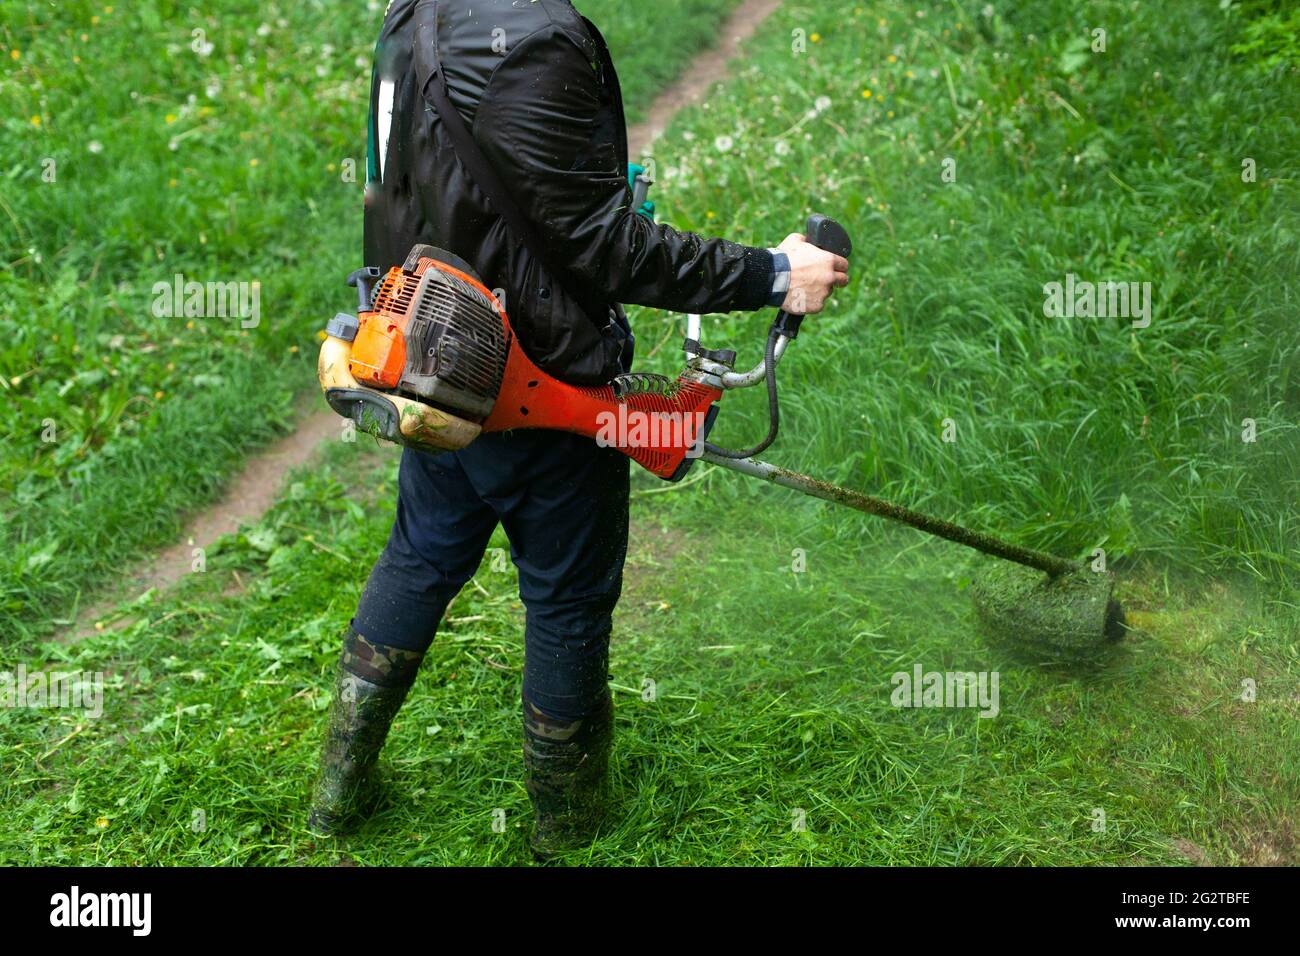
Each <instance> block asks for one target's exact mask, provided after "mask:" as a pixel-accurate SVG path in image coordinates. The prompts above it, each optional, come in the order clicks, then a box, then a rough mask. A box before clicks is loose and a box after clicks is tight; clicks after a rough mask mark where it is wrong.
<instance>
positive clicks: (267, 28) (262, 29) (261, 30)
mask: <svg viewBox="0 0 1300 956" xmlns="http://www.w3.org/2000/svg"><path fill="white" fill-rule="evenodd" d="M270 32H271V24H269V23H263V24H262V25H261V26H259V27H258V28H257V35H258V36H260V37H264V36H266V35H267V34H268V33H270Z"/></svg>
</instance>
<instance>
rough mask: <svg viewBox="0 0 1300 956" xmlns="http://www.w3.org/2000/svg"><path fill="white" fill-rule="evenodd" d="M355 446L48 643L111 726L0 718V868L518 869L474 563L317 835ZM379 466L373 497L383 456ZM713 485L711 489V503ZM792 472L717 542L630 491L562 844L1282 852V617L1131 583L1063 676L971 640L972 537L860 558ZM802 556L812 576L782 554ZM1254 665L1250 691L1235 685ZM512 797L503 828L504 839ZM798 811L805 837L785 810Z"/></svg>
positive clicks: (502, 671) (663, 857)
mask: <svg viewBox="0 0 1300 956" xmlns="http://www.w3.org/2000/svg"><path fill="white" fill-rule="evenodd" d="M374 457H375V456H374V454H373V452H369V451H367V448H366V446H365V445H360V446H347V445H342V444H340V445H335V446H332V447H331V449H330V451H329V454H328V457H327V459H326V463H325V464H324V466H317V467H313V468H311V469H308V470H305V471H304V472H303V473H302V474H299V475H297V476H296V477H295V479H294V480H293V481H292V482H291V483H290V485H289V487H288V488H287V489H286V493H285V496H284V498H283V499H282V500H281V502H280V503H279V504H278V505H277V506H276V508H275V509H274V510H273V511H272V512H271V513H270V514H268V515H267V517H266V518H265V520H264V521H263V522H261V523H260V524H259V525H258V526H256V527H254V528H250V529H249V530H248V531H247V532H246V533H245V534H244V535H242V536H239V537H238V538H233V539H228V540H227V542H226V544H225V546H223V547H222V548H220V549H218V550H217V551H215V552H214V553H212V554H210V557H209V562H208V567H207V571H206V572H205V573H203V574H194V575H191V576H190V577H189V578H188V579H187V580H186V581H185V582H184V584H183V585H182V586H181V588H180V590H179V591H178V592H177V593H176V594H173V595H170V596H166V597H162V596H157V595H151V596H146V597H145V598H144V599H142V600H140V601H139V602H137V603H136V604H135V605H133V606H129V607H125V608H123V610H122V618H121V620H119V621H118V622H116V623H117V625H122V624H125V623H126V622H128V621H132V623H129V624H126V626H124V627H122V629H120V630H117V631H113V630H111V629H109V630H106V631H105V632H103V633H100V634H96V635H94V636H93V637H91V638H90V639H88V640H87V641H86V642H84V643H82V644H80V645H77V646H76V647H74V648H70V649H69V648H64V649H59V650H58V651H57V653H56V654H55V655H54V656H52V657H51V658H50V659H49V661H48V663H47V665H46V666H47V669H52V670H65V671H82V670H86V671H101V672H105V673H106V675H107V676H106V679H105V680H106V688H105V712H104V716H103V717H102V718H100V719H98V720H95V719H87V717H86V716H85V715H83V714H80V713H77V712H75V711H67V710H65V711H58V712H54V711H40V710H26V711H24V710H0V732H2V733H3V735H4V737H5V739H6V740H7V741H9V742H10V743H11V750H10V754H11V757H10V761H9V763H8V772H7V773H6V775H5V778H4V780H3V781H0V808H2V809H3V811H4V819H5V821H6V823H5V827H4V828H3V832H4V839H3V841H2V842H0V862H5V863H43V864H71V863H78V864H92V865H97V864H110V863H111V864H118V865H127V864H184V865H192V864H219V865H258V864H284V863H305V864H309V865H327V864H330V863H334V862H337V861H339V860H340V859H343V858H351V859H354V860H356V861H359V862H362V863H367V864H455V863H461V864H465V863H469V864H492V863H523V862H527V861H528V859H529V856H528V851H527V849H526V846H525V839H526V836H527V813H528V808H527V798H526V795H525V794H524V791H523V788H522V782H521V761H520V757H519V754H518V681H519V663H520V661H521V659H522V648H521V646H520V635H521V633H522V617H523V615H522V611H521V609H520V606H519V603H518V600H517V598H516V595H515V582H514V576H513V574H512V573H501V572H499V571H493V570H492V564H491V560H490V558H489V560H488V561H486V562H485V563H484V565H483V567H482V568H480V571H479V574H478V576H477V577H476V578H475V581H474V583H473V584H471V585H470V586H469V587H467V588H466V590H465V591H464V592H463V593H462V595H461V597H460V598H458V599H457V601H456V603H455V604H454V605H453V607H452V609H451V611H450V613H449V615H448V618H449V619H448V621H447V622H446V623H445V625H444V630H443V633H442V636H441V637H440V639H439V640H438V642H437V643H436V645H435V647H434V649H433V651H432V652H431V654H430V656H429V657H428V658H427V659H426V661H425V664H424V668H423V671H422V673H421V677H420V679H419V682H418V683H417V685H416V687H415V689H414V691H413V692H412V695H411V698H410V700H409V701H408V704H407V706H406V707H405V709H404V710H403V712H402V715H401V716H400V718H399V721H398V724H397V726H396V728H395V730H394V732H393V735H392V737H391V738H390V742H389V744H388V746H387V747H386V749H385V776H386V779H387V790H388V792H389V798H388V801H387V804H386V806H385V808H384V809H383V810H382V811H381V812H380V813H379V814H378V815H377V816H375V817H373V818H372V819H371V820H369V821H368V822H367V823H366V824H365V825H364V826H363V828H362V829H361V830H360V831H359V832H358V833H357V834H356V835H355V836H353V837H350V838H347V839H345V840H341V841H324V842H321V841H315V840H313V839H312V838H311V837H310V836H309V835H307V834H306V833H305V831H304V829H303V820H304V819H305V812H306V804H305V800H306V797H307V791H308V783H309V780H310V778H311V774H312V772H313V765H314V761H315V759H316V756H317V748H318V745H319V735H320V733H321V728H322V726H323V723H322V722H323V718H324V713H323V708H324V706H325V705H326V700H327V693H328V689H329V687H330V673H331V670H332V668H333V666H334V661H335V659H336V657H337V652H338V641H339V635H340V633H341V629H342V627H343V625H344V624H345V623H346V622H347V620H348V618H349V616H350V614H351V612H352V609H353V607H354V605H355V600H356V597H357V594H358V592H359V589H360V587H361V585H362V582H363V579H364V574H363V573H360V572H356V573H349V571H348V569H349V568H355V569H364V568H365V566H366V565H367V564H368V562H369V560H370V559H371V557H372V556H373V555H374V554H375V553H376V551H377V550H378V549H379V547H380V546H381V545H382V542H383V540H384V537H385V535H386V534H387V522H388V515H389V513H390V506H391V501H390V500H389V493H388V492H385V493H384V494H383V495H381V500H380V501H379V502H377V503H376V502H373V501H369V500H364V499H362V500H360V501H355V500H349V496H350V495H351V494H354V493H353V492H350V491H349V489H350V488H354V487H355V486H356V477H355V476H356V475H357V474H358V472H359V471H362V470H363V469H366V468H369V467H372V466H371V465H369V464H368V462H369V461H370V460H371V459H373V458H374ZM383 461H384V462H385V464H384V465H383V467H384V468H385V472H384V473H382V474H384V475H385V477H386V482H385V483H383V484H382V485H381V486H382V487H388V488H391V485H392V478H393V476H394V473H393V470H392V468H393V464H394V461H393V456H391V455H388V456H385V458H384V459H383ZM726 480H729V479H726V478H725V477H724V476H722V475H721V474H720V473H717V474H716V477H713V478H706V479H702V483H703V484H704V485H706V486H707V491H709V492H712V491H716V490H717V486H718V485H719V484H720V483H721V482H723V481H726ZM367 484H368V485H370V486H375V485H376V484H378V483H376V482H367ZM703 490H706V489H705V488H698V487H697V489H696V491H697V492H698V491H703ZM782 494H785V493H783V492H776V491H773V490H771V489H767V488H764V487H759V486H753V487H752V488H750V489H749V490H748V491H747V492H746V494H745V498H746V501H745V503H746V505H747V507H748V509H749V511H750V513H752V514H755V515H758V516H760V517H759V518H758V519H757V520H756V521H755V522H754V523H752V524H743V523H737V524H735V525H734V526H733V527H732V529H731V532H732V533H731V535H730V537H729V547H728V548H727V549H726V550H725V551H723V552H721V553H719V552H718V551H717V550H716V548H715V544H714V536H713V535H710V534H705V533H697V534H692V533H683V532H682V531H681V530H680V529H678V528H676V527H674V526H672V525H669V526H666V527H662V528H661V527H660V525H659V523H658V518H657V515H658V513H659V511H660V508H659V506H658V503H657V501H656V496H652V495H644V494H642V495H639V496H638V497H637V498H636V500H635V502H634V507H633V514H634V520H635V527H636V533H635V535H634V543H633V549H632V555H631V560H630V562H629V571H628V580H627V585H626V589H625V597H624V600H623V602H622V605H621V610H620V612H619V616H618V619H617V622H616V635H615V640H614V647H613V654H612V665H611V669H612V674H613V679H612V684H613V686H614V688H615V693H616V701H617V708H618V710H617V747H616V753H615V758H614V770H613V773H614V791H615V794H616V799H617V804H616V806H617V813H616V823H615V825H614V827H613V828H612V829H611V831H610V832H609V833H608V834H607V835H606V836H604V837H603V838H602V839H600V840H599V841H598V842H597V843H596V844H595V845H594V846H593V847H592V848H591V849H590V851H584V852H582V853H578V854H574V855H573V856H571V857H570V858H569V859H570V862H589V863H596V864H630V863H635V864H642V865H645V864H670V865H676V864H687V863H691V864H719V865H722V864H733V863H746V864H776V863H810V864H858V863H872V864H1002V863H1035V864H1060V863H1071V864H1079V863H1123V864H1143V863H1145V864H1153V863H1177V862H1185V861H1186V860H1187V856H1188V854H1193V855H1194V854H1196V853H1201V852H1203V853H1204V854H1205V855H1206V857H1207V858H1209V859H1212V860H1214V861H1216V862H1223V863H1235V862H1266V861H1268V860H1270V859H1273V858H1274V856H1276V855H1286V854H1293V853H1294V842H1293V841H1294V834H1293V831H1292V830H1290V829H1288V828H1289V827H1291V826H1292V825H1293V823H1294V807H1295V805H1296V800H1297V798H1300V777H1298V776H1297V766H1296V757H1295V754H1296V752H1297V743H1300V741H1298V740H1297V734H1296V720H1295V718H1296V701H1295V698H1294V688H1295V683H1296V679H1297V677H1298V676H1300V674H1298V673H1297V670H1296V665H1295V660H1296V657H1295V654H1296V646H1295V633H1296V627H1297V625H1300V617H1297V615H1296V613H1295V610H1294V609H1292V610H1291V611H1289V612H1287V613H1285V614H1282V613H1278V611H1277V610H1276V609H1271V610H1270V609H1269V608H1268V607H1266V606H1265V605H1264V604H1263V603H1262V601H1261V600H1260V599H1259V598H1258V597H1257V596H1256V597H1250V598H1243V597H1242V596H1240V595H1236V596H1232V595H1228V594H1226V593H1214V594H1205V593H1196V592H1194V591H1190V590H1189V589H1187V588H1185V587H1183V586H1181V585H1179V584H1177V583H1174V582H1170V583H1169V584H1168V585H1165V584H1164V583H1159V577H1158V576H1155V577H1152V578H1150V580H1151V581H1154V582H1157V583H1154V584H1139V583H1137V582H1132V583H1130V584H1129V586H1128V590H1127V593H1126V598H1127V599H1128V601H1129V606H1130V609H1131V610H1133V611H1134V612H1135V616H1137V617H1138V619H1139V620H1140V622H1141V623H1142V625H1143V627H1144V628H1145V630H1144V632H1143V633H1139V634H1137V635H1134V636H1133V637H1132V638H1131V639H1130V640H1129V641H1128V642H1127V643H1126V644H1124V645H1123V646H1122V647H1121V648H1120V649H1119V650H1118V651H1117V653H1116V654H1115V655H1113V656H1112V658H1111V659H1110V660H1109V661H1108V662H1107V663H1106V664H1105V666H1103V667H1100V668H1095V669H1085V670H1082V671H1079V672H1069V671H1064V670H1060V669H1055V668H1052V667H1049V666H1045V665H1041V664H1038V663H1035V662H1034V661H1032V660H1030V659H1025V658H1023V657H1016V656H1012V655H1010V654H1009V653H1008V652H1007V651H1005V650H1003V649H1000V648H997V647H991V646H988V645H986V644H984V643H982V642H980V641H978V640H974V639H972V638H970V637H969V636H967V635H966V632H967V631H968V630H969V626H968V625H969V612H968V608H967V606H966V602H965V599H964V595H963V594H962V593H961V590H960V585H961V583H962V580H963V578H964V577H965V576H967V575H968V573H969V571H970V569H971V561H970V560H969V559H967V558H965V557H963V556H961V555H960V554H954V553H953V551H952V550H950V549H948V548H947V547H946V546H944V545H941V544H936V545H932V544H928V543H922V542H920V541H918V540H917V539H915V538H911V537H905V536H902V535H895V536H892V537H890V538H889V539H887V540H885V541H882V542H880V543H878V544H876V545H873V546H871V547H868V548H863V547H862V546H861V544H860V542H859V541H858V540H857V539H856V537H855V535H854V534H852V533H851V530H848V529H845V528H840V529H835V528H834V527H833V524H834V523H833V522H831V523H830V524H831V525H832V527H831V528H828V522H827V521H825V520H824V519H825V518H826V517H827V515H825V514H818V513H816V512H803V511H801V510H799V509H782V508H781V507H779V505H780V504H781V501H780V500H779V499H778V500H773V496H774V495H782ZM692 500H696V501H698V500H702V498H701V497H699V496H697V497H694V498H692ZM701 510H703V509H701ZM492 544H493V545H494V546H501V545H504V541H503V540H495V541H493V542H492ZM796 548H801V549H803V550H804V552H805V558H806V565H805V567H806V570H805V571H803V572H802V573H794V572H792V570H791V568H792V559H791V555H792V552H793V551H794V549H796ZM722 582H726V584H725V585H724V584H723V583H722ZM916 663H921V664H922V665H923V666H924V667H925V669H927V670H970V671H997V672H999V674H1000V711H999V713H998V715H997V716H996V717H994V718H992V719H981V718H980V717H978V716H977V715H976V713H975V712H974V711H971V710H951V709H949V710H942V709H922V710H913V709H896V708H894V707H893V706H891V703H890V694H891V691H892V683H891V677H892V675H893V674H894V673H896V672H900V671H901V672H908V673H910V672H911V671H912V669H913V666H914V665H915V664H916ZM4 665H5V666H6V667H9V668H12V666H13V665H12V664H11V663H10V662H9V661H5V662H4ZM29 666H30V665H29ZM1245 677H1251V678H1254V679H1255V680H1256V682H1257V685H1258V700H1257V701H1256V702H1255V703H1244V702H1242V701H1241V700H1239V699H1238V698H1239V697H1240V693H1241V687H1240V681H1241V680H1242V679H1243V678H1245ZM648 680H649V681H653V682H654V685H655V687H654V691H655V692H654V699H653V700H652V701H651V700H646V699H645V698H646V696H647V694H646V689H647V687H648V686H649V685H648V684H647V681H648ZM498 808H500V809H503V810H505V812H506V820H507V827H506V832H505V833H496V832H494V831H493V829H492V814H493V811H494V810H496V809H498ZM1097 809H1100V810H1102V811H1104V812H1105V815H1106V828H1105V830H1104V831H1101V832H1097V831H1094V830H1093V827H1092V822H1093V820H1094V819H1095V812H1096V810H1097ZM799 810H802V811H804V822H805V825H806V830H805V831H803V832H796V831H794V830H793V828H792V824H793V822H794V820H795V814H796V812H797V811H799ZM196 811H201V812H202V814H203V820H204V829H203V830H202V832H196V831H195V829H194V826H193V822H194V820H195V819H196V817H195V813H196ZM395 836H396V837H400V838H398V839H394V837H395ZM1179 841H1181V842H1179ZM1291 859H1292V861H1294V858H1293V857H1291Z"/></svg>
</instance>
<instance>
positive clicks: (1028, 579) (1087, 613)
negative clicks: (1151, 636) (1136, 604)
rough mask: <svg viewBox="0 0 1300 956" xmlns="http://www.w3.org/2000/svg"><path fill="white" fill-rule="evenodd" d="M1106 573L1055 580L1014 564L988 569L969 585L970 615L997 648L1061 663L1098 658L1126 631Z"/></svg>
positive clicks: (1081, 571) (1082, 571) (1084, 570)
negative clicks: (1035, 655) (971, 604)
mask: <svg viewBox="0 0 1300 956" xmlns="http://www.w3.org/2000/svg"><path fill="white" fill-rule="evenodd" d="M1114 584H1115V582H1114V578H1113V577H1112V576H1111V574H1110V573H1109V572H1108V571H1093V570H1092V569H1091V568H1089V567H1088V566H1086V565H1081V566H1080V567H1078V568H1076V569H1075V570H1073V571H1069V572H1065V573H1061V574H1057V575H1055V576H1053V575H1050V574H1046V573H1044V572H1042V571H1037V570H1035V569H1034V568H1028V567H1025V566H1023V565H1018V564H1008V563H999V564H995V565H992V566H991V567H990V568H989V569H988V570H987V571H985V572H984V573H983V574H982V575H981V576H980V577H979V578H978V579H977V580H976V581H975V582H974V583H973V584H972V585H971V594H972V597H973V599H974V603H975V615H976V618H977V619H978V620H979V623H980V626H981V627H982V629H983V630H984V632H985V634H986V636H988V637H989V638H990V639H992V640H994V641H997V642H999V643H1001V644H1005V645H1008V646H1010V647H1013V648H1016V649H1019V650H1023V651H1027V652H1030V653H1033V654H1037V655H1043V656H1047V657H1052V658H1058V659H1062V660H1078V659H1084V658H1089V657H1094V656H1097V655H1099V654H1100V653H1102V652H1103V651H1104V650H1105V649H1106V648H1107V646H1108V645H1110V644H1113V643H1114V642H1115V641H1118V640H1119V639H1120V638H1122V637H1123V636H1124V633H1125V631H1126V630H1127V628H1126V626H1125V619H1124V608H1123V607H1122V606H1121V605H1120V603H1119V601H1117V600H1115V598H1114V596H1113V595H1114Z"/></svg>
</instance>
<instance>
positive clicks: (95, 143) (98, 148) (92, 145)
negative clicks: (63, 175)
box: [86, 139, 104, 155]
mask: <svg viewBox="0 0 1300 956" xmlns="http://www.w3.org/2000/svg"><path fill="white" fill-rule="evenodd" d="M86 149H88V150H90V151H91V152H92V153H94V154H96V155H99V154H100V153H102V152H103V151H104V144H103V143H101V142H100V141H99V140H97V139H92V140H91V141H90V142H89V143H87V144H86Z"/></svg>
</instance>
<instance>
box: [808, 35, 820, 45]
mask: <svg viewBox="0 0 1300 956" xmlns="http://www.w3.org/2000/svg"><path fill="white" fill-rule="evenodd" d="M808 39H809V40H812V41H813V43H821V42H822V35H821V34H820V33H814V34H813V35H812V36H810V37H809V38H808Z"/></svg>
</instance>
